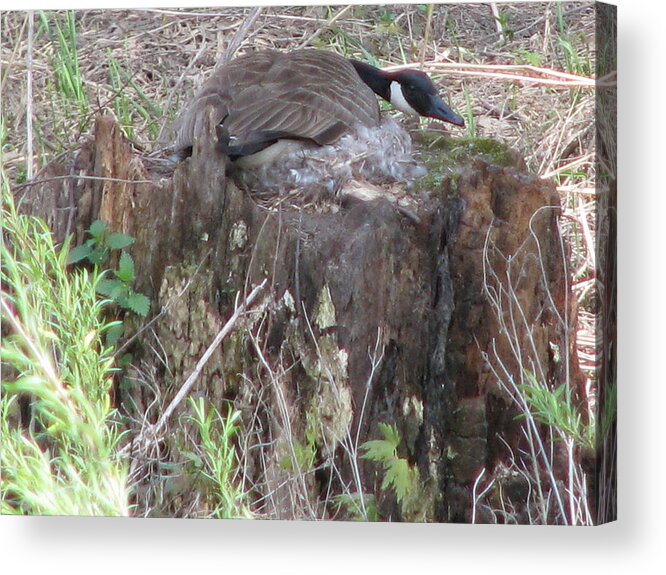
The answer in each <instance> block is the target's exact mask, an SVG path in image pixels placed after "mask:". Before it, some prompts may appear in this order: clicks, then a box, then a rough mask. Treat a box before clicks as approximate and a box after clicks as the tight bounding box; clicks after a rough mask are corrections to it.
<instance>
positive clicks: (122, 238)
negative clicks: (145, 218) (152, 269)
mask: <svg viewBox="0 0 666 575" xmlns="http://www.w3.org/2000/svg"><path fill="white" fill-rule="evenodd" d="M86 233H87V234H88V235H89V236H90V238H89V239H88V240H86V241H85V242H84V243H83V244H81V245H80V246H76V247H75V248H72V250H71V251H70V252H69V255H68V257H67V263H68V264H74V263H78V262H82V261H84V260H86V261H87V262H88V263H90V264H92V265H93V266H94V268H95V269H96V270H98V269H100V268H101V267H102V266H105V265H106V264H107V263H108V262H109V260H110V259H111V252H112V251H114V250H123V249H125V248H127V247H129V246H131V245H132V244H133V243H134V238H132V237H131V236H128V235H127V234H123V233H120V232H110V231H109V230H108V228H107V227H106V224H105V223H104V222H102V221H100V220H95V221H94V222H93V223H92V224H91V225H90V228H89V229H88V230H87V231H86ZM110 271H111V272H112V273H113V276H114V277H113V278H112V279H106V278H103V279H100V281H99V282H98V283H97V293H99V294H100V295H103V296H105V297H108V298H110V299H111V300H112V301H113V302H114V303H115V304H116V305H118V306H119V307H120V308H121V309H124V310H129V311H131V312H133V313H135V314H137V315H139V316H141V317H146V315H148V311H149V309H150V299H149V298H148V297H147V296H145V295H144V294H142V293H137V292H135V291H134V290H133V289H132V283H133V282H134V279H135V270H134V260H133V259H132V256H130V255H129V254H128V253H127V252H122V253H121V254H120V258H119V259H118V267H117V269H115V270H110ZM122 327H123V326H122V323H120V324H119V325H118V327H117V328H115V329H113V330H111V331H110V332H109V334H108V335H107V341H108V342H109V343H115V342H117V341H118V339H119V338H120V336H121V335H122Z"/></svg>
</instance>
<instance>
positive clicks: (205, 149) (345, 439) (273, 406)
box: [23, 116, 578, 521]
mask: <svg viewBox="0 0 666 575" xmlns="http://www.w3.org/2000/svg"><path fill="white" fill-rule="evenodd" d="M210 141H213V138H211V139H210ZM55 169H56V168H54V170H55ZM75 170H76V172H75V173H76V174H77V175H79V173H80V171H82V173H85V174H87V175H93V176H97V177H102V178H117V179H118V180H117V181H101V180H80V181H72V180H69V181H65V182H64V183H63V181H60V180H58V181H56V182H52V183H51V184H46V185H45V186H43V187H42V188H41V189H37V188H36V187H35V188H32V189H30V190H29V192H28V193H27V194H26V197H25V198H24V204H23V207H24V209H27V210H29V211H36V212H38V213H40V215H44V214H45V213H48V214H49V216H50V223H51V226H52V228H53V230H54V233H56V235H59V236H60V237H61V238H62V237H63V235H64V234H65V233H66V232H67V231H68V230H69V231H76V232H77V237H78V239H79V240H80V239H81V238H82V235H81V234H82V230H84V229H86V228H87V227H88V226H89V224H90V222H91V221H92V219H94V218H100V219H102V220H104V221H105V222H106V223H107V224H108V225H109V226H110V227H111V228H112V229H114V230H116V231H122V232H125V233H128V234H130V235H132V236H134V237H135V238H136V243H135V245H134V246H133V248H132V255H133V256H134V259H135V263H136V269H137V272H138V273H139V274H140V276H139V278H138V281H137V286H136V289H137V290H139V291H143V292H144V293H147V294H148V295H150V297H151V298H152V314H153V315H156V314H158V313H159V314H160V315H159V318H158V319H157V321H155V322H154V323H153V324H151V327H150V329H149V330H143V331H139V334H138V337H137V338H136V339H135V340H133V343H132V348H131V349H132V352H133V358H134V360H133V365H134V367H133V368H131V369H130V372H129V375H128V379H127V380H126V381H128V382H130V383H129V385H125V386H121V387H120V388H119V391H118V398H117V399H118V402H119V404H120V405H121V407H122V409H124V410H126V411H127V412H128V413H129V414H131V415H132V416H133V417H141V416H142V412H147V414H148V415H147V417H148V418H149V419H151V420H152V421H154V420H155V419H156V417H157V416H158V415H159V414H158V413H157V411H156V408H155V405H153V406H152V407H150V406H151V403H152V402H153V400H154V399H155V397H156V395H159V396H160V398H161V403H160V404H161V405H164V403H165V402H166V401H168V400H169V399H171V398H172V397H173V395H174V394H175V392H176V391H177V389H178V386H179V385H180V384H181V383H182V382H183V381H184V380H185V378H186V377H187V376H188V375H189V373H190V372H191V371H192V368H193V366H194V365H195V363H196V361H197V360H198V359H199V357H201V355H202V353H203V352H204V350H205V349H206V347H207V346H208V344H209V343H210V341H211V340H212V339H213V337H214V336H215V334H216V333H217V332H218V331H219V329H220V328H221V326H222V325H223V324H224V322H225V319H226V318H228V317H229V316H230V315H231V313H232V311H233V307H234V302H235V298H236V295H237V294H241V297H242V294H246V293H248V292H249V291H250V289H251V288H252V286H254V285H256V284H258V283H260V282H261V281H262V280H263V279H264V278H268V282H269V284H268V285H269V287H268V288H267V289H266V290H265V293H264V299H263V302H262V303H261V305H260V306H259V307H258V308H257V309H256V310H255V311H254V312H253V313H249V314H247V315H246V316H245V318H244V319H243V322H242V324H241V325H239V326H238V328H237V329H236V331H235V332H234V334H233V335H232V336H231V337H229V338H227V340H225V341H224V342H223V344H222V346H221V348H220V349H219V350H218V351H217V352H216V353H215V354H214V355H213V357H212V358H211V360H210V361H209V362H208V364H207V365H206V367H205V369H204V370H203V372H202V374H201V376H200V378H199V380H198V383H197V386H196V388H195V389H194V390H193V394H194V395H203V396H205V397H207V398H208V399H210V400H211V401H212V402H213V404H215V405H216V406H218V408H220V410H221V411H222V412H224V411H225V410H224V409H223V407H222V402H223V401H224V400H230V401H232V402H234V405H235V406H236V408H238V409H240V410H241V411H242V413H243V429H244V435H243V441H244V443H242V444H241V445H240V447H241V448H242V451H243V454H244V468H245V470H246V474H247V476H246V479H247V481H248V483H247V484H246V485H252V487H253V495H254V496H255V499H256V500H257V501H258V502H260V503H258V506H259V507H260V508H261V509H262V511H263V512H264V513H265V514H266V516H271V517H280V518H300V517H331V518H332V517H339V518H344V517H347V516H348V513H347V512H345V511H344V509H343V510H339V509H337V507H336V506H335V505H333V504H332V495H338V494H344V493H345V492H347V493H351V494H355V493H357V492H358V491H360V490H362V492H363V493H365V494H371V495H374V496H375V497H376V498H377V502H378V504H379V508H380V510H381V512H382V515H383V516H384V517H391V518H392V519H406V520H415V519H418V520H429V521H470V520H471V514H472V506H473V493H472V491H473V485H474V482H475V480H476V479H477V478H478V477H479V474H480V473H481V471H482V470H485V473H486V476H485V479H484V484H486V485H487V484H488V481H487V479H488V478H489V477H491V476H492V477H496V478H497V481H498V482H497V485H500V484H502V488H503V489H504V494H505V495H506V496H507V497H508V498H509V499H510V500H511V501H512V503H513V504H514V505H515V507H516V508H521V506H522V508H521V509H523V511H524V508H525V506H526V505H527V503H526V500H527V494H526V492H527V486H526V485H525V484H524V482H521V480H520V479H516V478H515V477H513V476H509V475H507V474H504V475H502V470H503V469H505V467H506V464H507V461H508V460H509V459H510V457H512V455H515V453H516V452H517V451H518V449H519V448H520V447H521V441H522V438H521V435H520V433H519V429H518V425H519V424H518V422H516V420H515V415H516V411H515V409H514V408H513V407H512V401H511V397H510V394H509V393H508V391H507V390H506V389H505V388H504V387H503V386H501V385H499V384H498V379H501V378H498V375H497V374H498V373H499V374H502V375H508V376H509V377H515V378H516V379H517V380H518V379H520V378H521V377H524V376H525V374H524V371H525V366H527V367H528V368H529V369H534V370H537V369H539V370H542V371H543V372H544V373H543V376H544V377H545V378H546V379H547V380H548V381H560V380H561V379H562V377H563V373H562V372H563V370H565V369H568V370H569V375H570V377H573V378H574V379H575V378H576V377H578V374H577V368H576V365H575V362H574V357H575V355H574V354H573V353H572V351H573V348H572V345H573V338H568V337H566V336H567V333H566V329H565V326H563V325H562V322H563V321H564V322H566V321H567V320H566V318H567V317H568V318H569V320H570V319H571V316H570V314H571V310H570V309H567V308H566V306H567V305H568V304H567V301H568V300H567V297H566V296H567V290H568V286H567V281H566V277H567V275H566V272H565V267H564V264H563V256H564V252H563V249H562V246H561V240H560V236H559V232H558V226H557V217H558V209H559V201H558V198H557V195H556V193H555V190H554V188H553V186H552V185H551V184H550V183H547V182H544V181H542V180H539V179H537V178H535V177H532V176H529V175H527V174H526V173H524V171H522V170H521V169H517V168H515V167H499V166H495V165H491V164H489V163H487V162H484V161H481V160H476V161H472V162H470V163H469V164H468V165H466V166H464V167H461V168H459V169H457V170H456V171H455V173H454V174H452V175H451V176H449V177H447V178H444V180H443V183H441V184H440V185H438V186H437V187H436V189H432V190H429V191H428V192H421V193H420V195H418V196H417V199H416V200H413V205H415V206H416V208H415V211H416V215H417V216H418V217H417V218H407V217H405V216H404V215H403V214H402V213H401V211H400V210H398V209H397V207H396V204H395V202H394V201H389V199H387V198H384V197H378V198H376V199H373V200H370V201H358V200H342V201H341V202H340V203H339V204H336V205H329V206H328V208H327V209H323V208H322V206H314V207H310V208H307V209H306V208H304V207H299V206H298V205H296V204H295V202H292V203H291V204H287V203H285V204H284V205H282V206H281V207H279V208H270V209H269V208H266V207H261V206H260V205H258V204H257V203H256V202H255V201H254V200H253V199H252V198H251V197H250V195H249V194H247V193H246V192H243V191H241V190H239V189H237V188H236V187H235V186H233V185H232V184H231V183H228V182H226V181H225V175H224V162H223V158H221V157H220V156H219V154H218V152H217V151H216V150H215V148H214V146H213V145H212V144H209V145H207V144H206V143H205V142H199V143H198V144H197V149H195V152H194V155H193V157H192V158H190V159H188V160H186V161H185V162H183V163H182V164H181V165H180V166H178V167H177V168H176V170H175V173H174V174H173V177H171V175H170V174H164V175H162V176H161V177H160V176H159V175H158V174H157V173H156V172H155V171H151V170H149V169H148V168H146V167H145V166H144V164H143V163H142V162H141V160H140V159H139V158H138V157H136V156H134V155H133V154H132V152H131V149H130V147H129V145H128V144H127V143H126V142H125V141H123V139H122V137H121V135H120V133H119V130H118V127H117V125H116V124H115V123H114V121H113V119H112V118H110V117H108V116H105V117H102V118H100V119H99V120H98V121H97V125H96V134H95V140H94V141H93V142H92V143H91V144H90V146H89V147H88V148H86V150H84V152H82V153H80V154H79V157H78V160H77V165H76V166H75ZM54 173H55V172H54ZM119 180H135V181H137V180H138V181H141V182H143V183H132V182H127V181H119ZM44 197H48V198H50V199H49V202H50V203H49V204H48V205H47V204H44V203H43V199H42V198H44ZM62 206H67V207H70V208H72V209H75V210H76V211H74V212H70V211H68V210H60V211H59V210H58V207H62ZM70 214H74V215H75V217H74V220H73V221H74V222H75V224H74V225H73V224H72V219H71V217H70ZM484 258H485V260H484ZM484 261H485V266H484ZM500 286H502V288H501V289H500ZM509 287H510V288H511V291H507V290H508V289H509ZM488 290H489V291H488ZM493 293H495V294H498V296H497V297H498V298H499V299H498V302H499V303H501V304H502V305H501V306H500V307H501V309H500V311H499V312H497V311H495V310H494V309H493V306H492V305H491V303H490V301H489V298H488V295H489V294H490V295H492V294H493ZM507 296H509V297H507ZM518 305H520V309H519V308H518ZM135 329H137V330H139V329H140V326H138V325H137V326H136V328H135ZM508 332H511V333H508ZM512 345H513V346H514V347H512ZM517 350H518V351H517ZM554 350H556V351H554ZM521 370H522V372H523V373H522V375H521ZM146 383H150V384H151V385H152V388H151V385H146ZM156 390H159V393H156ZM130 405H133V407H132V408H130ZM149 407H150V408H149ZM186 412H187V408H186V406H185V405H184V404H183V406H182V408H181V409H180V414H184V413H186ZM380 423H390V424H393V425H395V426H396V428H397V429H398V431H399V433H400V437H401V438H402V443H401V445H400V450H399V455H400V456H402V457H405V458H407V459H408V460H409V461H410V462H411V463H412V464H414V465H416V466H417V467H418V469H419V471H420V479H421V481H422V489H421V492H420V493H419V497H418V501H416V502H415V503H414V504H413V505H412V506H411V507H410V508H409V509H405V508H404V507H403V508H401V506H400V505H398V504H397V503H396V501H395V498H394V497H393V496H392V495H390V494H387V492H386V491H383V490H382V489H381V484H382V480H383V472H382V470H381V466H378V465H376V464H374V463H371V462H368V461H366V460H363V459H361V458H360V453H357V452H355V448H356V447H357V446H358V445H360V444H361V443H363V442H364V441H367V440H369V439H377V438H378V437H379V433H378V424H380ZM188 429H189V427H188V426H187V425H186V424H182V425H179V424H178V423H177V421H173V424H172V427H171V428H170V430H171V431H172V432H173V433H170V434H169V435H167V436H166V437H165V438H164V439H163V442H162V444H161V453H160V457H162V458H164V459H166V460H167V461H170V462H176V463H182V462H183V457H182V456H181V455H180V454H179V452H180V450H181V449H182V445H183V443H184V434H185V433H187V432H188ZM500 438H501V439H500ZM248 446H250V447H252V446H254V447H252V448H251V449H247V447H248ZM303 453H306V455H307V456H303V455H302V454H303ZM299 454H300V455H299ZM286 461H289V462H290V463H288V464H287V463H285V462H286ZM299 467H301V469H300V471H301V472H303V471H307V470H308V469H309V468H315V467H318V469H317V471H316V472H314V473H299ZM302 467H305V469H302ZM155 473H157V472H155ZM149 479H153V480H154V479H155V478H154V477H153V478H146V482H145V484H146V485H148V483H149V481H148V480H149ZM359 481H360V482H361V483H362V485H361V489H359V485H358V483H359ZM190 488H191V485H190V483H188V481H180V482H179V481H173V482H170V483H169V486H168V488H167V491H168V495H166V496H164V498H163V499H162V502H161V507H159V508H157V509H156V510H155V511H154V513H155V514H175V515H183V514H187V513H189V512H192V511H193V510H194V509H195V506H196V505H199V508H197V509H198V510H199V511H200V510H201V504H200V503H199V504H197V503H196V502H195V501H194V499H193V497H192V496H191V495H189V491H188V490H189V489H190ZM146 489H147V488H146ZM496 489H497V488H496ZM151 504H152V505H157V503H156V502H155V500H154V499H152V500H151ZM523 511H521V512H520V513H522V512H523ZM520 513H518V516H519V517H522V519H525V516H524V514H523V515H522V516H521V515H520ZM475 519H476V520H477V521H491V520H494V519H493V516H492V513H490V512H489V511H488V512H486V513H485V514H484V513H483V512H479V513H477V515H476V517H475Z"/></svg>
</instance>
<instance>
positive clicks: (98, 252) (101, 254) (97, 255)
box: [88, 246, 109, 265]
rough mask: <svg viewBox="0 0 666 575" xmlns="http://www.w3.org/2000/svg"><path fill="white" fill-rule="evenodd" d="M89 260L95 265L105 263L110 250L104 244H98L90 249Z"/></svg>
mask: <svg viewBox="0 0 666 575" xmlns="http://www.w3.org/2000/svg"><path fill="white" fill-rule="evenodd" d="M88 260H89V261H90V263H91V264H94V265H102V264H105V263H106V262H107V261H108V260H109V250H108V249H107V248H105V247H103V246H96V247H95V248H94V249H92V250H91V251H90V255H89V256H88Z"/></svg>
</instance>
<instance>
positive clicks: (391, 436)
mask: <svg viewBox="0 0 666 575" xmlns="http://www.w3.org/2000/svg"><path fill="white" fill-rule="evenodd" d="M379 431H381V433H382V435H383V436H384V439H385V440H386V441H388V442H389V443H390V444H391V445H392V446H393V447H394V448H396V449H397V448H398V445H400V434H399V433H398V430H397V429H396V428H395V427H393V426H392V425H388V424H386V423H380V424H379Z"/></svg>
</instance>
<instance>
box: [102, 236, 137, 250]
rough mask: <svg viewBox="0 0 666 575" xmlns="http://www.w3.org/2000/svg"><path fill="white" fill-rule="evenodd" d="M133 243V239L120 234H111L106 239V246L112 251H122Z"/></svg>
mask: <svg viewBox="0 0 666 575" xmlns="http://www.w3.org/2000/svg"><path fill="white" fill-rule="evenodd" d="M133 243H134V238H133V237H132V236H128V235H127V234H121V233H120V232H112V233H110V234H109V237H107V238H106V245H107V246H108V247H109V248H111V249H112V250H122V249H123V248H126V247H128V246H131V245H132V244H133Z"/></svg>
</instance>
